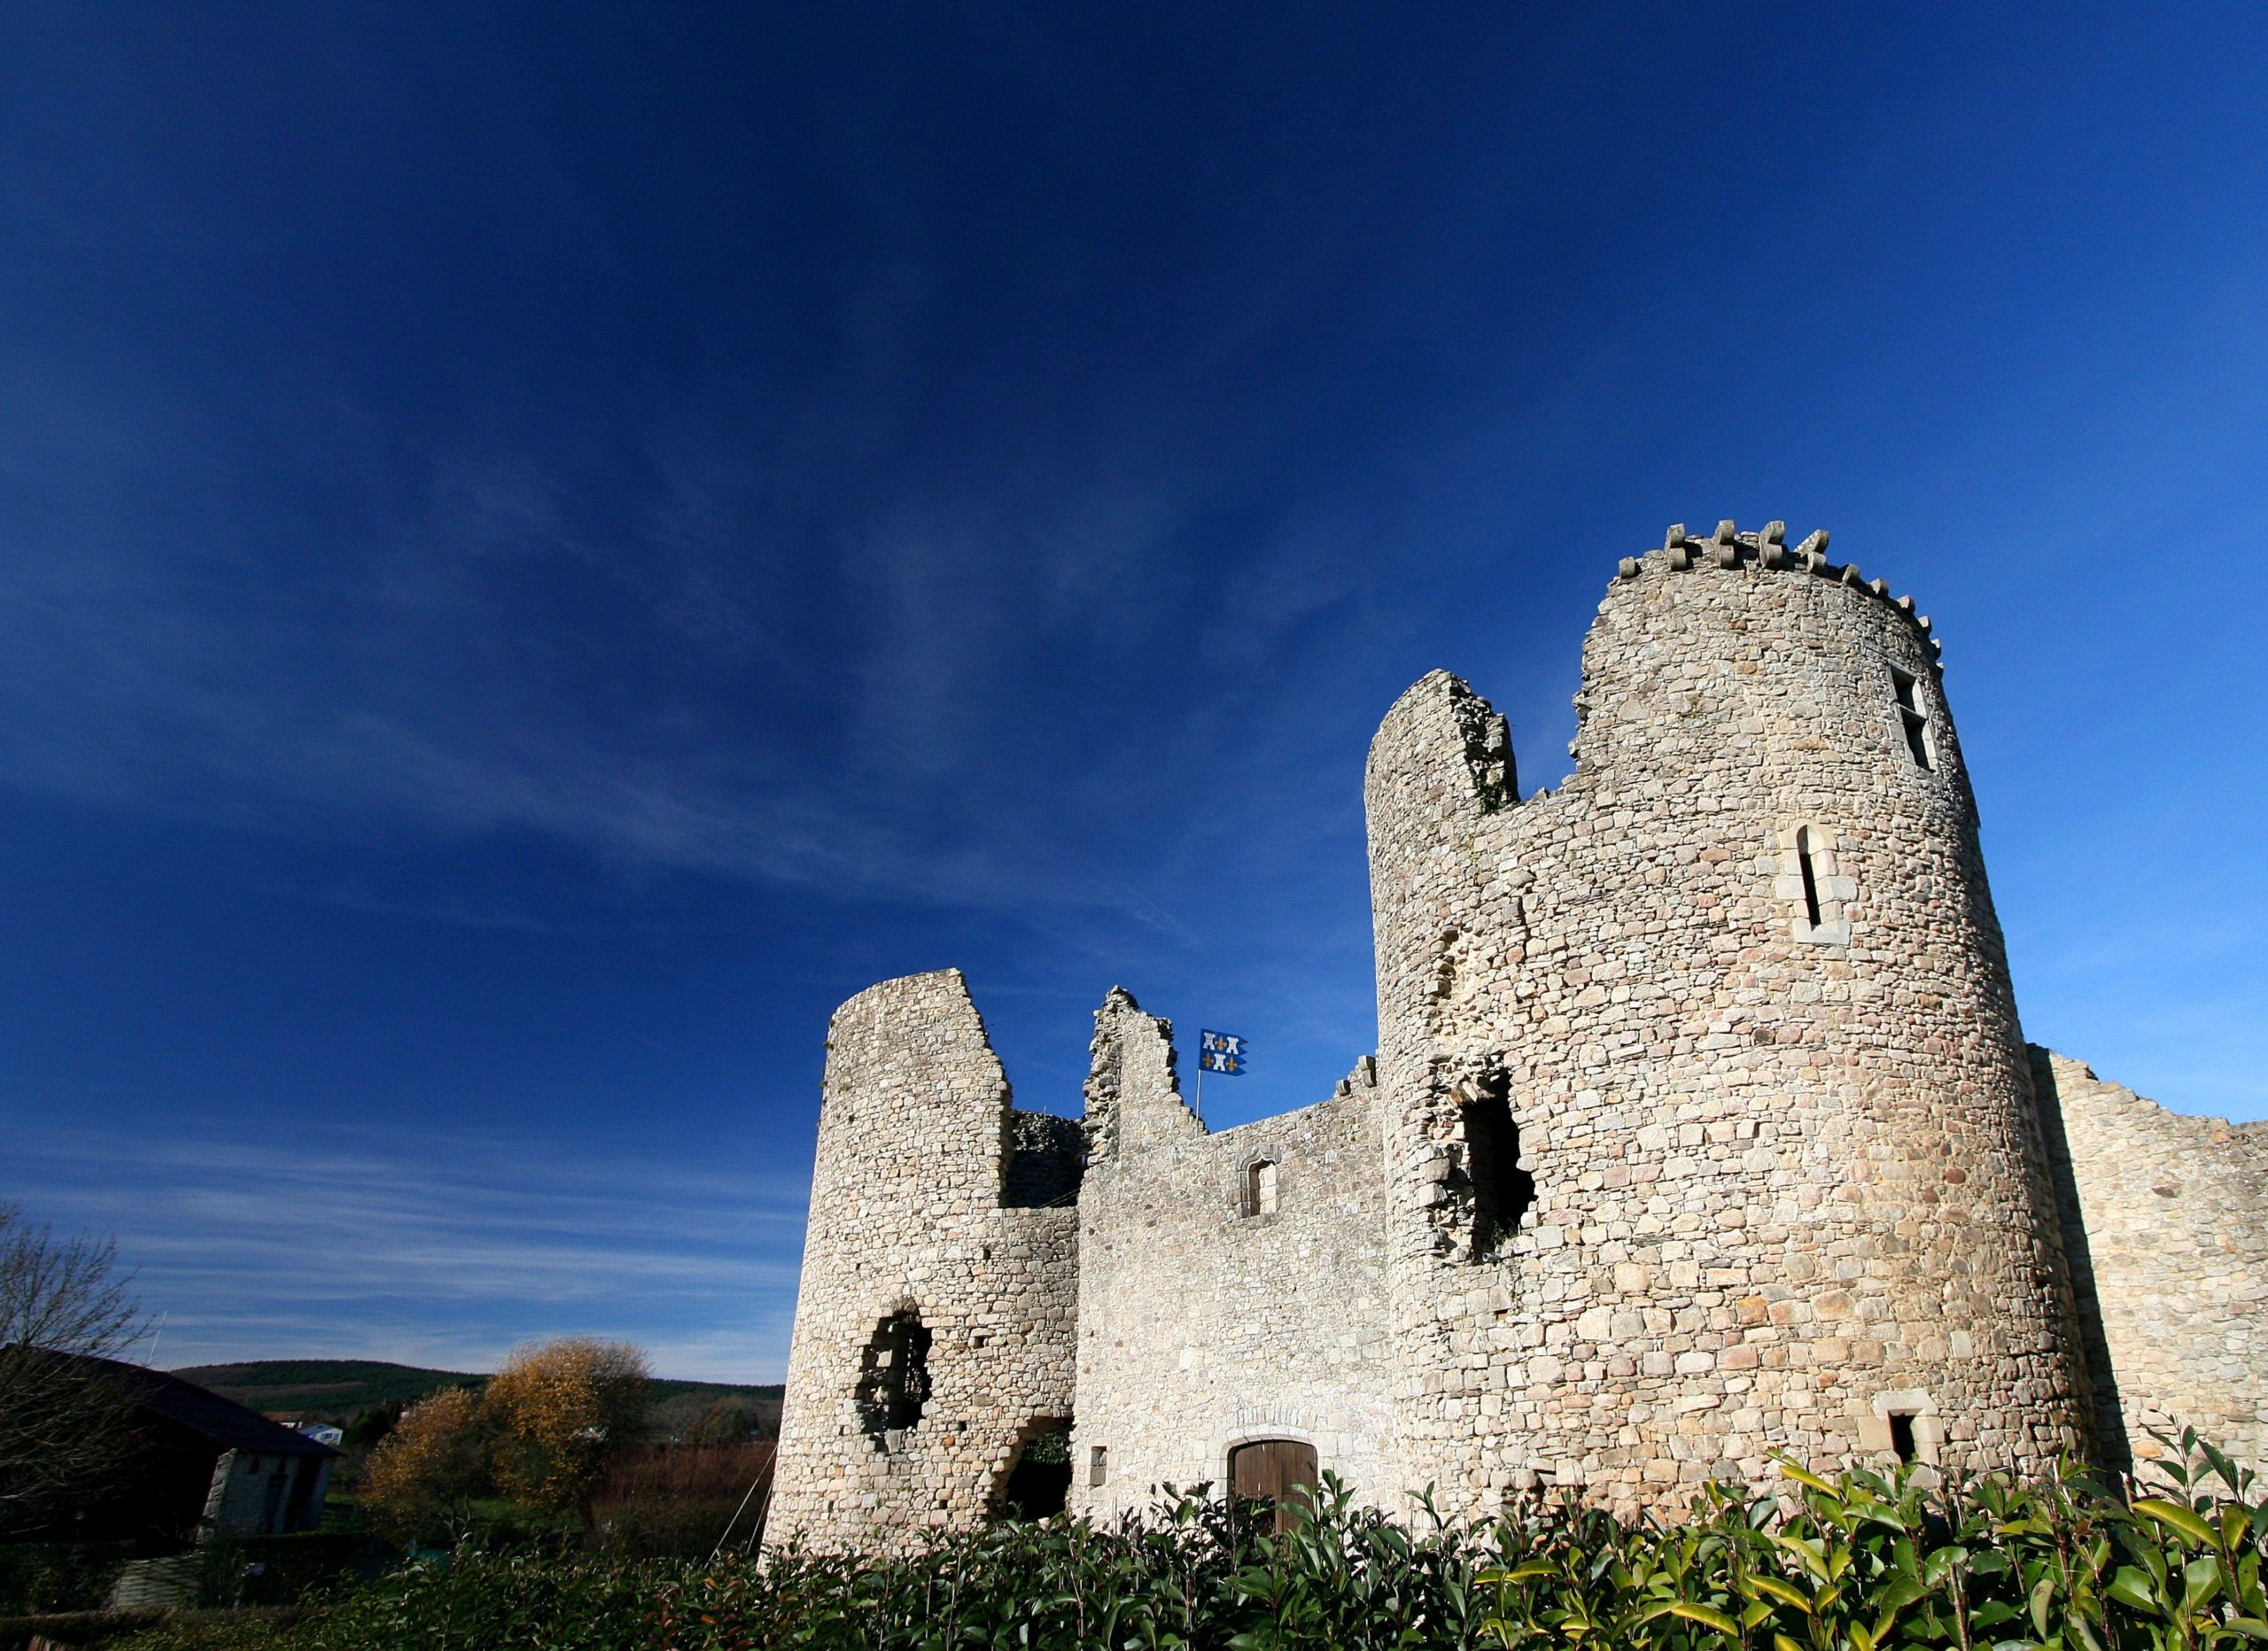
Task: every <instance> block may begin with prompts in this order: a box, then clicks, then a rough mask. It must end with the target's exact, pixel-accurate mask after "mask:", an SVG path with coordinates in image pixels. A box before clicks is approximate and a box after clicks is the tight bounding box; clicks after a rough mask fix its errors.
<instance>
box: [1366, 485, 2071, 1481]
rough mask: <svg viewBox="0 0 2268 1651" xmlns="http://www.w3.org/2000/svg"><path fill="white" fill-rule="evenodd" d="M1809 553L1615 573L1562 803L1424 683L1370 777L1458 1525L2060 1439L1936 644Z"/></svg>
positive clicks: (1406, 701)
mask: <svg viewBox="0 0 2268 1651" xmlns="http://www.w3.org/2000/svg"><path fill="white" fill-rule="evenodd" d="M1820 551H1821V546H1820V545H1819V544H1818V543H1817V542H1816V541H1814V542H1813V543H1809V544H1807V545H1806V546H1804V547H1801V548H1800V549H1799V550H1798V551H1795V552H1790V551H1788V550H1786V549H1785V548H1783V546H1782V544H1781V542H1780V540H1779V537H1778V533H1777V529H1776V525H1775V528H1774V529H1772V530H1767V533H1766V534H1765V535H1764V536H1763V539H1762V542H1761V543H1760V544H1759V542H1758V539H1757V537H1756V536H1753V535H1751V536H1748V537H1747V538H1746V539H1740V538H1736V537H1735V536H1733V534H1732V533H1731V531H1730V527H1729V524H1728V525H1727V527H1726V528H1725V529H1722V530H1720V534H1719V536H1718V538H1717V539H1715V540H1713V541H1712V542H1711V543H1709V544H1706V545H1701V546H1696V545H1694V544H1692V543H1691V542H1690V541H1689V540H1685V539H1682V538H1680V537H1677V536H1673V539H1672V542H1671V543H1670V545H1668V546H1666V547H1665V549H1664V550H1663V551H1661V552H1658V553H1655V554H1650V555H1648V556H1646V557H1644V558H1643V559H1632V560H1630V561H1627V562H1625V563H1624V564H1623V573H1622V577H1619V578H1617V579H1616V580H1615V581H1614V583H1613V585H1612V587H1611V588H1610V590H1609V592H1608V593H1607V596H1606V599H1605V601H1603V602H1602V603H1601V605H1600V609H1599V616H1598V619H1597V621H1596V624H1594V625H1593V627H1592V629H1591V632H1590V635H1589V637H1588V640H1587V642H1586V644H1585V648H1584V678H1583V687H1582V691H1581V694H1579V696H1578V699H1577V709H1578V714H1579V717H1580V719H1581V732H1580V737H1579V740H1578V752H1579V756H1580V759H1581V760H1580V765H1579V767H1578V770H1577V772H1576V774H1575V776H1574V777H1573V779H1571V780H1570V781H1569V782H1568V784H1567V785H1566V786H1565V787H1564V788H1563V789H1562V790H1561V791H1560V792H1559V793H1557V794H1554V795H1549V796H1542V797H1538V798H1534V799H1531V800H1529V801H1526V802H1517V801H1516V800H1515V799H1516V797H1517V791H1516V787H1515V786H1514V785H1513V784H1512V781H1511V762H1510V757H1509V752H1508V751H1507V750H1506V748H1505V742H1504V740H1503V733H1502V727H1501V723H1500V722H1499V721H1498V719H1496V718H1495V717H1494V716H1493V715H1492V714H1491V713H1489V711H1488V709H1487V706H1486V705H1485V704H1483V703H1482V702H1480V701H1478V700H1477V699H1475V698H1474V697H1473V696H1472V694H1470V693H1469V691H1467V690H1466V689H1465V688H1464V685H1462V684H1461V683H1459V682H1457V681H1456V679H1455V678H1450V677H1448V676H1446V675H1442V674H1439V673H1436V674H1435V675H1434V676H1432V677H1429V678H1425V680H1423V681H1421V682H1420V683H1418V684H1417V686H1415V687H1413V688H1412V689H1411V690H1410V692H1409V693H1408V694H1405V695H1404V696H1403V698H1402V701H1399V702H1398V703H1397V704H1396V705H1395V707H1394V709H1393V711H1392V712H1390V713H1389V715H1388V716H1387V717H1386V722H1385V724H1384V725H1383V726H1382V727H1381V728H1380V730H1379V734H1378V737H1377V739H1376V740H1375V741H1374V743H1373V746H1372V749H1371V764H1370V773H1369V779H1368V784H1367V792H1366V802H1367V806H1368V811H1369V818H1370V829H1371V876H1372V896H1373V905H1374V913H1375V922H1376V942H1377V954H1378V968H1379V1027H1380V1040H1381V1047H1380V1051H1379V1062H1380V1068H1381V1082H1382V1084H1383V1087H1384V1090H1385V1094H1384V1097H1383V1105H1384V1108H1385V1112H1384V1128H1385V1132H1386V1153H1387V1173H1388V1175H1389V1178H1390V1183H1391V1184H1390V1188H1389V1193H1388V1210H1387V1223H1388V1228H1387V1232H1388V1245H1389V1252H1390V1260H1391V1265H1392V1269H1393V1276H1394V1324H1395V1329H1396V1332H1397V1336H1398V1337H1399V1340H1400V1352H1401V1359H1402V1365H1401V1369H1400V1372H1399V1376H1398V1398H1399V1399H1400V1405H1401V1411H1402V1430H1403V1436H1404V1448H1405V1451H1406V1452H1407V1453H1408V1455H1409V1456H1410V1460H1411V1461H1413V1462H1425V1463H1429V1464H1434V1465H1437V1466H1438V1468H1439V1470H1440V1477H1441V1478H1442V1479H1443V1480H1444V1482H1445V1484H1451V1485H1453V1486H1454V1488H1455V1490H1456V1496H1455V1497H1453V1498H1452V1499H1451V1500H1452V1504H1453V1505H1458V1506H1463V1507H1467V1508H1486V1507H1488V1506H1490V1505H1493V1503H1494V1501H1495V1500H1496V1499H1497V1498H1499V1497H1500V1496H1501V1495H1502V1494H1503V1492H1504V1491H1506V1490H1507V1489H1509V1488H1511V1487H1513V1486H1515V1485H1518V1484H1525V1483H1527V1482H1530V1481H1531V1480H1532V1479H1534V1478H1537V1477H1541V1478H1543V1479H1546V1480H1550V1481H1556V1482H1560V1483H1578V1484H1582V1485H1584V1486H1586V1487H1587V1489H1588V1493H1589V1494H1591V1495H1593V1496H1595V1497H1596V1498H1597V1499H1598V1500H1604V1501H1607V1502H1609V1503H1611V1504H1614V1505H1618V1506H1623V1507H1636V1506H1642V1505H1653V1506H1658V1507H1671V1508H1674V1507H1678V1506H1681V1505H1682V1501H1683V1499H1684V1498H1685V1496H1686V1495H1687V1494H1689V1492H1690V1489H1691V1485H1692V1484H1693V1483H1694V1482H1696V1481H1698V1480H1700V1479H1702V1478H1704V1477H1710V1476H1712V1475H1723V1476H1728V1477H1735V1476H1736V1477H1743V1478H1746V1479H1749V1480H1751V1481H1757V1480H1761V1479H1763V1478H1765V1477H1767V1475H1768V1472H1769V1461H1768V1454H1767V1453H1770V1452H1772V1451H1776V1450H1789V1451H1792V1452H1794V1453H1796V1454H1798V1455H1799V1456H1804V1457H1808V1458H1810V1459H1812V1460H1814V1461H1828V1462H1833V1461H1838V1460H1840V1459H1842V1458H1843V1457H1845V1456H1846V1455H1850V1454H1853V1453H1863V1452H1873V1451H1880V1450H1885V1449H1887V1447H1888V1446H1890V1443H1891V1437H1892V1435H1891V1423H1890V1421H1889V1416H1890V1415H1891V1413H1893V1412H1905V1413H1907V1414H1911V1415H1914V1416H1915V1422H1914V1425H1913V1433H1914V1437H1915V1441H1916V1443H1917V1445H1918V1446H1919V1447H1920V1448H1919V1453H1920V1454H1921V1455H1922V1457H1923V1459H1925V1460H1930V1461H1945V1462H1946V1463H1958V1464H1960V1465H1962V1466H1974V1467H2005V1466H2016V1467H2031V1466H2036V1465H2038V1464H2039V1463H2041V1462H2042V1461H2045V1460H2047V1458H2049V1457H2051V1456H2052V1455H2053V1454H2054V1453H2055V1452H2056V1451H2057V1450H2058V1449H2059V1448H2060V1447H2062V1446H2064V1445H2066V1444H2068V1443H2072V1442H2075V1441H2076V1440H2077V1439H2078V1438H2079V1437H2080V1432H2081V1430H2083V1428H2084V1426H2085V1420H2086V1416H2085V1374H2084V1370H2083V1368H2082V1367H2081V1365H2080V1361H2079V1360H2078V1358H2077V1356H2076V1354H2075V1352H2074V1337H2073V1336H2072V1333H2071V1322H2070V1296H2069V1288H2068V1283H2067V1281H2066V1278H2065V1275H2064V1273H2063V1269H2062V1256H2061V1248H2060V1236H2059V1233H2058V1230H2057V1225H2056V1221H2055V1217H2054V1204H2053V1198H2052V1195H2051V1194H2050V1193H2049V1191H2048V1190H2047V1174H2046V1164H2045V1157H2044V1153H2043V1151H2042V1149H2041V1147H2040V1145H2039V1135H2038V1129H2037V1125H2036V1121H2035V1119H2034V1116H2033V1112H2032V1109H2031V1084H2030V1080H2029V1076H2028V1073H2027V1070H2026V1065H2025V1059H2024V1055H2023V1045H2022V1041H2021V1037H2020V1034H2019V1031H2018V1027H2017V1021H2016V1010H2015V1005H2014V1003H2013V1001H2012V996H2011V992H2010V988H2009V984H2008V970H2007V964H2006V959H2005V957H2004V954H2003V950H2002V946H2001V939H2000V930H1999V926H1998V925H1997V922H1996V921H1995V919H1994V917H1993V913H1992V902H1991V898H1990V895H1989V894H1988V892H1987V889H1986V886H1985V872H1984V866H1983V864H1982V861H1981V858H1980V857H1979V853H1978V849H1977V836H1976V818H1975V810H1974V804H1973V802H1972V800H1971V796H1970V792H1969V785H1968V781H1967V777H1966V774H1965V772H1964V771H1963V768H1962V764H1961V751H1960V746H1959V742H1958V740H1957V739H1956V738H1955V736H1954V733H1953V726H1952V723H1951V720H1950V718H1949V717H1947V715H1946V709H1945V700H1944V694H1943V682H1942V678H1941V676H1940V674H1939V672H1938V667H1937V660H1936V649H1935V647H1934V645H1933V644H1932V643H1931V641H1930V638H1929V636H1928V634H1927V629H1926V626H1927V622H1926V621H1922V620H1917V619H1915V617H1914V616H1913V615H1912V613H1911V608H1910V604H1907V603H1903V602H1895V603H1894V602H1892V601H1890V600H1888V598H1887V594H1886V592H1885V591H1884V588H1883V587H1882V586H1881V585H1879V583H1877V584H1876V585H1873V586H1871V587H1869V586H1868V585H1863V584H1861V583H1860V579H1859V576H1858V574H1857V572H1856V570H1844V569H1840V568H1836V567H1834V566H1832V565H1830V564H1828V563H1827V562H1826V561H1825V558H1824V555H1823V554H1820ZM1901 694H1903V695H1904V696H1905V697H1906V698H1907V700H1909V701H1911V702H1912V705H1913V709H1914V714H1915V717H1916V718H1919V719H1921V720H1922V727H1921V728H1920V729H1919V730H1918V731H1917V732H1916V735H1915V738H1916V739H1918V740H1920V741H1921V742H1922V750H1923V752H1924V753H1925V754H1926V756H1927V758H1928V762H1927V764H1926V765H1925V764H1924V763H1923V762H1922V760H1918V759H1917V756H1916V754H1915V743H1914V742H1913V740H1909V734H1908V731H1907V726H1906V724H1907V721H1908V720H1912V719H1910V718H1908V717H1907V715H1906V713H1905V710H1904V709H1902V708H1901V705H1900V702H1899V701H1900V696H1901ZM1798 833H1801V834H1800V836H1799V835H1798ZM1799 848H1801V849H1808V850H1809V854H1808V856H1807V858H1808V860H1809V864H1810V873H1811V883H1810V886H1809V887H1808V888H1806V884H1805V882H1804V879H1803V870H1804V860H1805V858H1806V856H1804V855H1802V854H1801V853H1799ZM1814 907H1815V908H1816V910H1815V911H1814ZM1490 1105H1496V1106H1498V1107H1500V1108H1507V1107H1508V1110H1509V1112H1510V1113H1511V1118H1512V1120H1514V1123H1515V1124H1516V1127H1517V1130H1518V1137H1517V1148H1516V1150H1517V1151H1518V1167H1519V1174H1520V1175H1524V1176H1529V1177H1532V1186H1531V1187H1529V1188H1528V1189H1527V1190H1526V1197H1527V1198H1528V1202H1527V1204H1526V1208H1525V1210H1524V1211H1522V1212H1520V1213H1518V1219H1517V1222H1516V1223H1515V1224H1514V1225H1513V1226H1512V1228H1511V1232H1510V1235H1509V1236H1504V1234H1503V1232H1502V1230H1501V1228H1500V1227H1499V1228H1490V1227H1489V1224H1488V1223H1485V1222H1481V1221H1477V1220H1476V1206H1477V1205H1478V1203H1479V1202H1480V1190H1479V1189H1477V1188H1476V1187H1475V1186H1474V1185H1473V1184H1472V1183H1473V1174H1472V1169H1473V1166H1472V1146H1473V1143H1472V1141H1471V1140H1470V1139H1469V1131H1468V1129H1467V1128H1466V1121H1467V1120H1468V1119H1469V1118H1472V1117H1474V1116H1477V1115H1480V1114H1481V1113H1485V1112H1486V1111H1487V1108H1488V1107H1489V1106H1490ZM1516 1179H1517V1178H1516V1177H1513V1176H1511V1175H1510V1174H1507V1173H1504V1172H1501V1171H1500V1173H1499V1174H1498V1175H1497V1177H1496V1180H1497V1182H1499V1183H1506V1182H1512V1181H1514V1180H1516ZM1519 1192H1520V1189H1519V1188H1518V1186H1516V1185H1515V1186H1511V1187H1510V1188H1509V1190H1508V1188H1507V1187H1506V1186H1505V1185H1503V1184H1500V1185H1499V1186H1498V1188H1497V1190H1496V1194H1495V1196H1496V1198H1497V1201H1498V1202H1499V1203H1500V1204H1502V1203H1503V1202H1504V1201H1506V1200H1507V1199H1517V1198H1518V1196H1519ZM1484 1229H1486V1230H1484Z"/></svg>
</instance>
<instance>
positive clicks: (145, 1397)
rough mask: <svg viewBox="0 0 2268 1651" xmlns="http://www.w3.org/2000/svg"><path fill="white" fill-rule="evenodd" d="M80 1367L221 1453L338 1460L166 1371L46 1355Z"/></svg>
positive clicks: (322, 1447)
mask: <svg viewBox="0 0 2268 1651" xmlns="http://www.w3.org/2000/svg"><path fill="white" fill-rule="evenodd" d="M48 1356H49V1357H50V1358H54V1359H68V1360H70V1361H71V1362H72V1363H74V1364H76V1365H82V1366H84V1367H85V1368H86V1369H87V1371H88V1373H89V1375H94V1374H97V1373H98V1372H99V1373H100V1374H103V1375H105V1376H108V1377H110V1378H111V1379H112V1380H113V1381H115V1382H116V1383H117V1384H119V1386H120V1387H121V1388H122V1389H124V1390H125V1391H126V1392H127V1394H128V1396H129V1397H130V1398H131V1399H133V1401H134V1405H135V1407H136V1409H139V1410H145V1411H147V1412H149V1413H150V1414H151V1415H154V1416H161V1417H163V1418H164V1419H165V1420H167V1421H168V1422H175V1423H176V1424H177V1425H179V1426H181V1427H184V1428H187V1429H188V1430H190V1432H192V1433H195V1434H198V1435H199V1436H200V1437H202V1438H207V1439H210V1440H211V1441H212V1442H213V1443H214V1445H215V1446H218V1447H219V1448H220V1449H221V1450H241V1451H250V1452H252V1453H254V1454H256V1455H260V1456H336V1455H338V1454H339V1453H338V1451H335V1450H333V1449H332V1448H331V1447H330V1446H328V1445H325V1444H323V1443H322V1442H321V1441H320V1440H317V1439H311V1438H308V1437H307V1435H306V1434H304V1433H300V1432H297V1431H295V1430H292V1429H291V1428H287V1427H285V1426H284V1425H283V1423H282V1422H270V1421H269V1420H268V1418H267V1417H266V1416H263V1415H260V1412H258V1411H257V1410H247V1409H246V1408H245V1407H244V1406H242V1405H240V1404H238V1403H237V1401H236V1400H235V1399H223V1398H221V1395H220V1394H218V1393H216V1392H214V1391H212V1389H210V1388H206V1387H199V1386H198V1384H196V1383H194V1382H184V1381H183V1380H182V1378H181V1377H179V1376H174V1375H171V1374H169V1373H167V1372H166V1371H164V1370H152V1369H150V1368H148V1367H146V1366H144V1365H138V1364H126V1363H122V1362H120V1360H116V1359H90V1358H89V1357H87V1356H86V1355H84V1354H82V1353H50V1354H49V1355H48Z"/></svg>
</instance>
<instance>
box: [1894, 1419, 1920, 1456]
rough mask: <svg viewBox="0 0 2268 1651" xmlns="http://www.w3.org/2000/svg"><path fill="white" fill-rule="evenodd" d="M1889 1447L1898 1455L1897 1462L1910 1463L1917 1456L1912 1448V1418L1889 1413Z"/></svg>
mask: <svg viewBox="0 0 2268 1651" xmlns="http://www.w3.org/2000/svg"><path fill="white" fill-rule="evenodd" d="M1890 1447H1891V1449H1892V1450H1894V1451H1896V1452H1897V1453H1898V1460H1899V1461H1903V1462H1911V1461H1914V1460H1915V1455H1916V1454H1917V1453H1916V1451H1915V1446H1914V1418H1913V1417H1912V1416H1910V1415H1900V1414H1899V1413H1898V1412H1896V1411H1893V1412H1891V1418H1890Z"/></svg>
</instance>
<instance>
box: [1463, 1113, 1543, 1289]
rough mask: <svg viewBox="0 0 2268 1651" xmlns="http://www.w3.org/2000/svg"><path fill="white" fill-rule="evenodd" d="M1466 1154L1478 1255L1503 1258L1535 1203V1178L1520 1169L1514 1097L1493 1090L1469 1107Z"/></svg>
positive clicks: (1475, 1243) (1465, 1124) (1465, 1140)
mask: <svg viewBox="0 0 2268 1651" xmlns="http://www.w3.org/2000/svg"><path fill="white" fill-rule="evenodd" d="M1463 1110H1464V1152H1465V1162H1466V1165H1467V1173H1468V1174H1470V1175H1471V1176H1472V1253H1473V1255H1474V1256H1475V1257H1477V1258H1484V1259H1490V1258H1494V1257H1496V1256H1498V1255H1501V1254H1502V1253H1503V1249H1504V1246H1505V1245H1506V1244H1508V1243H1510V1242H1511V1238H1512V1236H1513V1235H1514V1234H1515V1233H1517V1232H1518V1231H1519V1229H1520V1217H1521V1216H1523V1215H1525V1214H1526V1213H1527V1207H1528V1205H1531V1204H1533V1203H1534V1202H1535V1177H1534V1175H1532V1174H1529V1173H1528V1172H1527V1171H1526V1170H1524V1169H1522V1168H1521V1167H1520V1130H1519V1126H1518V1124H1516V1123H1514V1122H1513V1121H1512V1104H1511V1097H1509V1096H1508V1095H1507V1094H1506V1093H1505V1091H1504V1090H1503V1089H1497V1088H1494V1087H1492V1088H1490V1089H1487V1090H1486V1091H1484V1092H1483V1093H1481V1094H1480V1095H1477V1096H1475V1097H1472V1099H1471V1100H1469V1101H1467V1102H1466V1103H1465V1104H1464V1109H1463Z"/></svg>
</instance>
